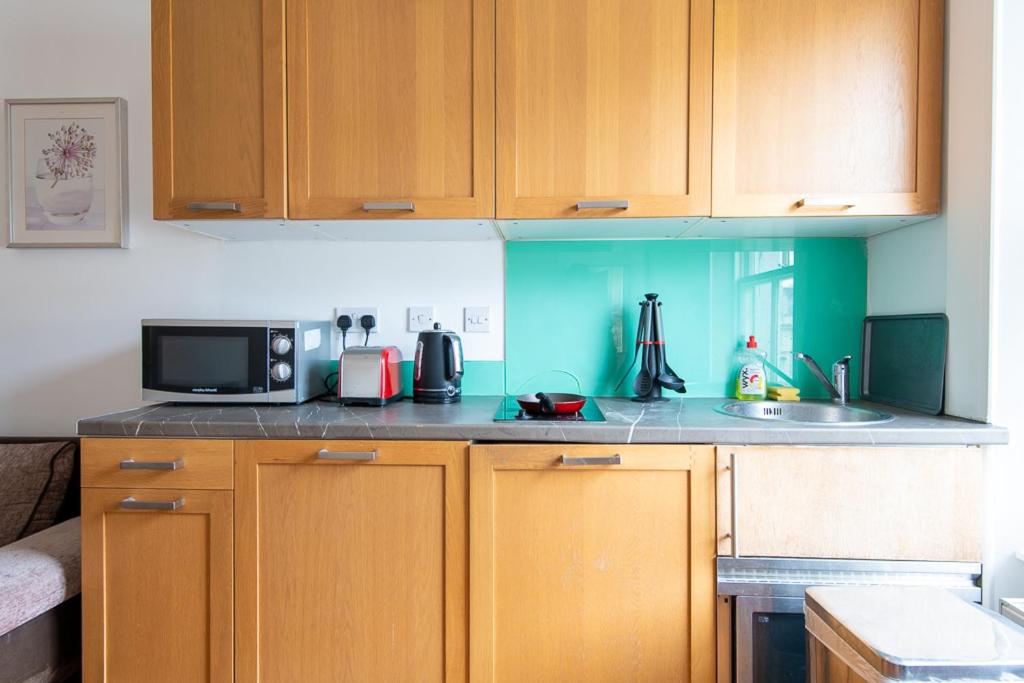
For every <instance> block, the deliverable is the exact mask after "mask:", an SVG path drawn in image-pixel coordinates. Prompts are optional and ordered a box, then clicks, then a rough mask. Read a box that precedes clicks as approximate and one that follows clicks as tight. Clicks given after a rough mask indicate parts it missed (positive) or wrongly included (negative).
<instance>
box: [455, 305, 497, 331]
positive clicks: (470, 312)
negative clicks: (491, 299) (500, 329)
mask: <svg viewBox="0 0 1024 683" xmlns="http://www.w3.org/2000/svg"><path fill="white" fill-rule="evenodd" d="M462 329H463V330H465V331H466V332H490V331H491V307H490V306H466V307H465V308H464V309H462Z"/></svg>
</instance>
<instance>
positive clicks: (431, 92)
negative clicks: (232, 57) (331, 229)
mask: <svg viewBox="0 0 1024 683" xmlns="http://www.w3.org/2000/svg"><path fill="white" fill-rule="evenodd" d="M493 2H494V0H436V1H434V2H412V1H405V2H389V3H381V2H365V1H363V0H290V1H289V2H288V141H289V157H288V168H289V215H290V216H291V217H292V218H368V217H382V218H485V217H493V215H494V161H493V158H494V154H493V146H494V55H493V51H494V42H493V41H494V38H493V36H494V8H493ZM395 201H399V202H402V201H407V202H412V204H413V206H414V207H415V210H414V211H401V210H395V211H372V212H370V211H366V210H364V203H365V202H395Z"/></svg>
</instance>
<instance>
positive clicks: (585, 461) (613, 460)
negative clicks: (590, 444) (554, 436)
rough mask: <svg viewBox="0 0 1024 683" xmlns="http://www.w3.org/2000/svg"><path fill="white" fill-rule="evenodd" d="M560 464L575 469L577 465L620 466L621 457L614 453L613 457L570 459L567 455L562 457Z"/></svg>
mask: <svg viewBox="0 0 1024 683" xmlns="http://www.w3.org/2000/svg"><path fill="white" fill-rule="evenodd" d="M562 464H563V465H565V466H567V467H575V466H578V465H621V464H622V456H621V455H619V454H618V453H616V454H615V455H609V456H603V457H601V456H599V457H583V458H571V457H569V456H568V455H563V456H562Z"/></svg>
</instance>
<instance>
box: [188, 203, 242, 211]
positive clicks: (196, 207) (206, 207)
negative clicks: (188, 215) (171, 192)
mask: <svg viewBox="0 0 1024 683" xmlns="http://www.w3.org/2000/svg"><path fill="white" fill-rule="evenodd" d="M185 208H186V209H188V210H189V211H234V212H235V213H241V212H242V204H241V203H240V202H189V203H188V204H186V205H185Z"/></svg>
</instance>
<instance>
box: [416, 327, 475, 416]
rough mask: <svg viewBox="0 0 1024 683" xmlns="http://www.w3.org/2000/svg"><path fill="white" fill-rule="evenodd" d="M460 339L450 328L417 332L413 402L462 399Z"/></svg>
mask: <svg viewBox="0 0 1024 683" xmlns="http://www.w3.org/2000/svg"><path fill="white" fill-rule="evenodd" d="M462 374H463V365H462V340H461V339H459V335H457V334H455V333H454V332H452V331H451V330H442V329H441V324H440V323H434V329H432V330H424V331H423V332H420V336H419V338H418V339H417V340H416V360H415V362H414V364H413V371H412V400H413V402H415V403H458V402H459V401H461V400H462Z"/></svg>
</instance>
